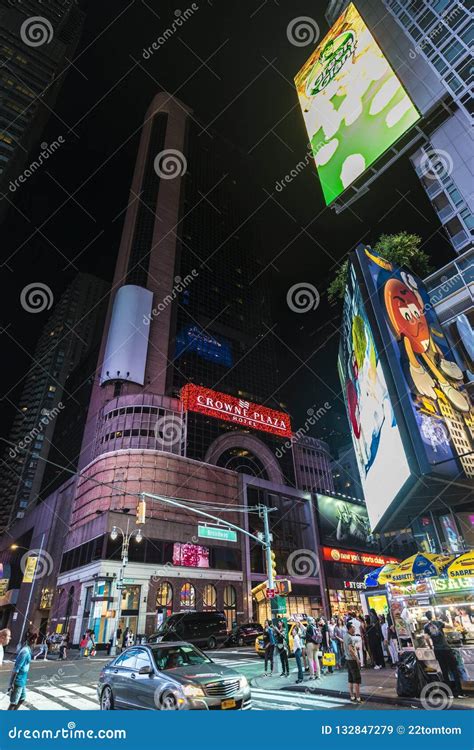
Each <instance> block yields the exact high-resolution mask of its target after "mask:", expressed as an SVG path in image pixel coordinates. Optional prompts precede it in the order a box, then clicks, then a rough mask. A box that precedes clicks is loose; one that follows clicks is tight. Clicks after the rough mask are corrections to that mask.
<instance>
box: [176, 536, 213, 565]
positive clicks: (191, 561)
mask: <svg viewBox="0 0 474 750" xmlns="http://www.w3.org/2000/svg"><path fill="white" fill-rule="evenodd" d="M173 565H182V566H183V567H185V568H208V567H209V547H202V546H201V545H200V544H181V542H175V543H174V544H173Z"/></svg>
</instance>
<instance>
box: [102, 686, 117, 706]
mask: <svg viewBox="0 0 474 750" xmlns="http://www.w3.org/2000/svg"><path fill="white" fill-rule="evenodd" d="M100 710H101V711H113V710H114V694H113V693H112V690H111V689H110V688H109V687H108V686H106V687H105V688H104V689H103V690H102V693H101V696H100Z"/></svg>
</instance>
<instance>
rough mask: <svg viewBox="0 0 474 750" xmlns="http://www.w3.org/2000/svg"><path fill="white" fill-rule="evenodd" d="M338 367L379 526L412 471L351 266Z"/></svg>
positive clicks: (366, 488)
mask: <svg viewBox="0 0 474 750" xmlns="http://www.w3.org/2000/svg"><path fill="white" fill-rule="evenodd" d="M338 368H339V376H340V379H341V383H342V387H343V391H344V397H345V402H346V409H347V415H348V419H349V426H350V431H351V435H352V441H353V444H354V449H355V453H356V457H357V464H358V467H359V473H360V478H361V484H362V489H363V491H364V497H365V502H366V505H367V511H368V514H369V519H370V526H371V528H372V529H375V528H376V527H377V524H378V523H379V521H380V520H381V518H382V516H383V515H384V513H385V512H386V510H387V509H388V508H389V506H390V505H391V503H392V500H393V499H394V498H395V496H396V495H397V493H398V492H399V491H400V490H401V489H402V487H403V485H404V484H405V482H406V481H407V480H408V479H409V477H410V473H411V472H410V467H409V465H408V460H407V457H406V454H405V449H404V447H403V442H402V438H401V435H400V430H399V427H398V424H397V420H396V417H395V413H394V409H393V404H392V401H391V398H390V394H389V391H388V386H387V382H386V379H385V375H384V371H383V369H382V362H381V359H380V356H379V352H378V350H377V346H376V343H375V340H374V336H373V332H372V328H371V325H370V323H369V319H368V317H367V312H366V309H365V305H364V303H363V299H362V294H361V289H360V286H359V282H358V280H357V278H356V275H355V269H354V266H353V265H350V270H349V276H348V282H347V287H346V292H345V299H344V309H343V316H342V330H341V339H340V346H339V358H338Z"/></svg>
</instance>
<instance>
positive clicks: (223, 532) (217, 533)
mask: <svg viewBox="0 0 474 750" xmlns="http://www.w3.org/2000/svg"><path fill="white" fill-rule="evenodd" d="M198 536H200V537H202V538H204V539H221V540H222V541H223V542H236V541H237V532H236V531H234V530H233V529H225V528H221V527H220V526H201V525H199V526H198Z"/></svg>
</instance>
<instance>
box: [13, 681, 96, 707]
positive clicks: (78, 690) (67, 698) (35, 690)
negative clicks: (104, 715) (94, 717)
mask: <svg viewBox="0 0 474 750" xmlns="http://www.w3.org/2000/svg"><path fill="white" fill-rule="evenodd" d="M9 703H10V700H9V697H8V695H7V694H6V693H4V694H3V695H2V696H1V697H0V711H1V710H5V709H6V708H8V705H9ZM98 709H99V701H98V699H97V691H96V689H95V686H93V685H80V684H79V683H75V682H66V683H65V684H64V685H63V684H62V683H61V685H60V686H59V685H58V686H56V685H48V684H46V683H37V682H34V683H31V687H30V686H28V687H27V688H26V701H25V703H24V704H23V705H22V706H20V708H19V709H18V710H19V711H77V710H79V711H94V710H95V711H97V710H98Z"/></svg>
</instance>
